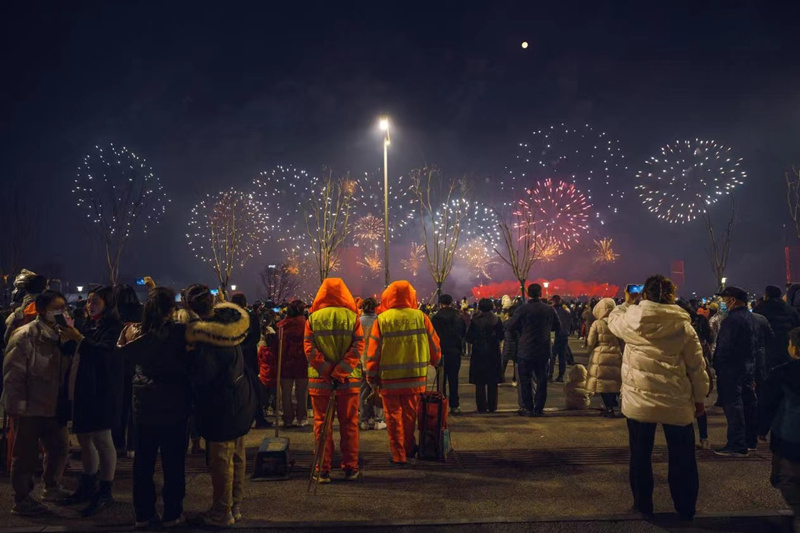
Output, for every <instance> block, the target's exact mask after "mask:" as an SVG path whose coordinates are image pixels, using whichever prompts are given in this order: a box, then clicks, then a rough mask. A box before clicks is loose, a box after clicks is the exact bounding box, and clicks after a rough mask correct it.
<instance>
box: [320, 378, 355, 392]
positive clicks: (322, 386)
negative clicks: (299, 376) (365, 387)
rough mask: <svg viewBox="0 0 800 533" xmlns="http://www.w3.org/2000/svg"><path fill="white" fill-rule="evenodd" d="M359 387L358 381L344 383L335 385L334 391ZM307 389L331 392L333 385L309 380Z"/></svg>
mask: <svg viewBox="0 0 800 533" xmlns="http://www.w3.org/2000/svg"><path fill="white" fill-rule="evenodd" d="M360 387H361V382H360V381H346V382H345V383H337V384H336V390H342V389H357V388H360ZM308 388H309V389H317V390H325V389H328V390H333V383H326V382H324V381H315V380H309V382H308Z"/></svg>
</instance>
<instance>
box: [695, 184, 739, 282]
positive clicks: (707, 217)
mask: <svg viewBox="0 0 800 533" xmlns="http://www.w3.org/2000/svg"><path fill="white" fill-rule="evenodd" d="M700 217H701V218H702V219H703V223H705V226H706V231H707V232H708V238H709V249H708V258H709V261H710V263H711V271H712V272H713V273H714V277H715V278H716V280H717V287H719V289H720V290H722V288H723V283H722V278H724V277H725V268H726V267H727V266H728V257H729V256H730V252H731V234H732V233H733V228H734V226H735V225H736V201H735V200H734V198H733V196H731V216H730V218H729V219H728V223H727V225H726V226H725V230H724V231H722V232H721V234H720V233H718V232H717V231H716V229H715V228H714V223H713V221H712V220H711V214H710V213H709V212H708V209H705V210H703V211H702V212H701V213H700Z"/></svg>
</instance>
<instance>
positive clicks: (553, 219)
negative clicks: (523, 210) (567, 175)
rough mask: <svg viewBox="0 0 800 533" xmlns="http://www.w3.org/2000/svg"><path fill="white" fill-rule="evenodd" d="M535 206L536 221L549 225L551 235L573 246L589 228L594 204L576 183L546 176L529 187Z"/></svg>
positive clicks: (561, 245)
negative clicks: (554, 179) (590, 202)
mask: <svg viewBox="0 0 800 533" xmlns="http://www.w3.org/2000/svg"><path fill="white" fill-rule="evenodd" d="M527 193H528V196H529V198H530V202H531V205H533V206H535V211H536V224H537V225H539V226H541V227H543V228H546V230H545V233H546V235H548V237H549V239H550V240H551V241H552V242H554V243H556V244H557V245H558V248H559V249H561V250H569V249H570V247H572V245H573V244H575V243H577V242H578V241H579V240H580V238H581V237H582V236H583V235H584V234H585V233H586V232H587V230H588V229H589V210H590V209H591V206H590V205H589V202H588V201H587V200H586V196H584V194H583V193H582V192H580V191H578V189H576V188H575V185H572V184H570V183H566V182H563V181H553V180H552V179H546V180H544V181H539V182H537V183H536V185H534V186H533V188H531V189H529V190H528V191H527Z"/></svg>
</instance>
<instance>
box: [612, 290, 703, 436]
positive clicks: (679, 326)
mask: <svg viewBox="0 0 800 533" xmlns="http://www.w3.org/2000/svg"><path fill="white" fill-rule="evenodd" d="M608 327H609V329H610V330H611V333H613V334H614V335H616V336H617V337H619V338H620V339H621V340H622V341H624V342H625V353H624V354H623V356H622V390H621V395H622V414H624V415H625V416H626V417H628V418H631V419H633V420H636V421H638V422H656V423H661V424H672V425H677V426H686V425H689V424H691V423H693V422H694V418H695V417H694V413H695V407H694V404H695V403H700V402H702V401H703V400H704V399H705V397H706V394H707V393H708V374H707V373H706V363H705V360H704V359H703V349H702V347H701V346H700V341H699V340H698V339H697V333H695V331H694V328H693V327H692V324H691V322H690V320H689V315H688V313H686V311H684V310H683V309H681V308H680V307H678V306H677V305H671V304H658V303H654V302H650V301H647V300H644V301H642V302H641V303H640V304H639V305H627V304H623V305H620V306H619V307H617V308H616V309H615V310H614V311H612V312H611V315H609V317H608Z"/></svg>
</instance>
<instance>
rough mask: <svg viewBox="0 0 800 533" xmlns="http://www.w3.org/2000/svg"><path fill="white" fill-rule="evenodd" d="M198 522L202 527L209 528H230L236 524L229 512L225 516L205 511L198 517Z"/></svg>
mask: <svg viewBox="0 0 800 533" xmlns="http://www.w3.org/2000/svg"><path fill="white" fill-rule="evenodd" d="M199 518H200V522H201V523H202V524H203V525H204V526H210V527H231V526H232V525H234V524H235V523H236V520H234V519H233V515H232V514H231V512H230V511H228V512H227V513H225V514H220V513H216V512H214V511H207V512H205V513H202V514H201V515H200V517H199Z"/></svg>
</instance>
